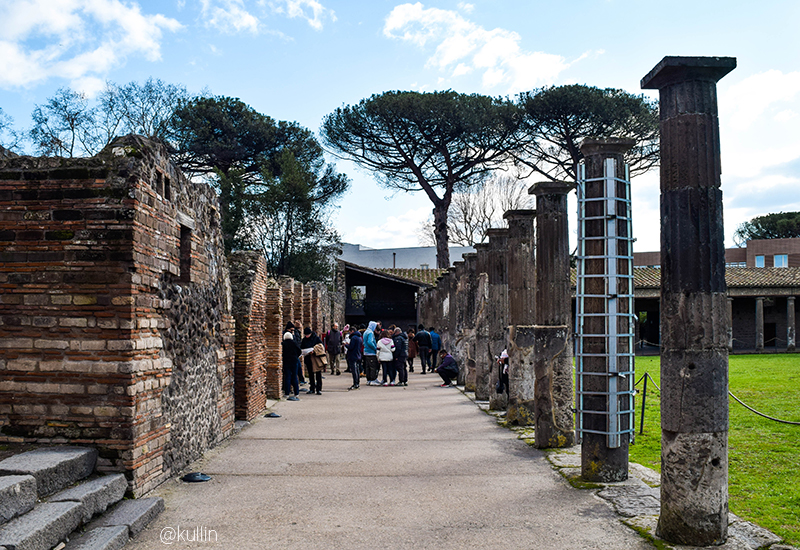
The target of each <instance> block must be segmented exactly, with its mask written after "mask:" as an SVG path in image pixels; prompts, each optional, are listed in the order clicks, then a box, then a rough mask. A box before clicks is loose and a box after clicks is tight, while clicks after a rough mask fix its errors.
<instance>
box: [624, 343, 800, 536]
mask: <svg viewBox="0 0 800 550" xmlns="http://www.w3.org/2000/svg"><path fill="white" fill-rule="evenodd" d="M645 372H647V373H649V374H650V376H652V377H653V379H655V381H656V383H657V384H658V385H659V386H660V385H661V381H660V360H659V357H637V358H636V379H637V380H639V378H640V377H641V376H642V375H643V374H644V373H645ZM642 384H643V382H640V383H639V385H637V389H638V390H639V392H640V393H639V394H637V396H636V416H637V418H636V442H635V444H634V445H631V447H630V458H631V461H633V462H638V463H640V464H644V465H645V466H649V467H651V468H654V469H655V470H658V471H660V470H661V409H660V406H661V405H660V395H659V392H658V390H656V388H655V387H654V386H653V384H652V383H650V384H648V387H647V399H646V402H645V411H644V415H645V419H644V433H643V434H642V435H640V434H639V428H640V421H641V408H640V407H641V403H642V395H641V390H642V388H643V386H642ZM729 387H730V391H731V392H733V394H734V395H736V396H737V397H738V398H739V399H741V400H742V401H744V402H745V403H747V404H748V405H750V406H751V407H753V408H754V409H757V410H759V411H761V412H762V413H764V414H767V415H769V416H773V417H776V418H780V419H784V420H791V421H793V422H800V406H798V403H800V355H794V354H785V355H784V354H781V355H732V356H730V359H729ZM729 402H730V431H729V434H728V461H729V472H728V475H729V482H728V492H729V494H730V502H729V507H730V510H731V511H732V512H733V513H735V514H737V515H738V516H741V517H742V518H745V519H747V520H749V521H752V522H754V523H757V524H758V525H761V526H762V527H765V528H767V529H769V530H770V531H772V532H774V533H776V534H777V535H779V536H781V537H783V538H784V539H786V541H787V542H789V543H791V544H795V545H797V544H800V450H799V448H800V426H793V425H789V424H781V423H778V422H774V421H772V420H768V419H766V418H762V417H760V416H758V415H756V414H754V413H752V412H750V411H749V410H747V409H745V408H744V407H742V406H741V405H740V404H739V403H737V402H736V401H734V400H733V398H729Z"/></svg>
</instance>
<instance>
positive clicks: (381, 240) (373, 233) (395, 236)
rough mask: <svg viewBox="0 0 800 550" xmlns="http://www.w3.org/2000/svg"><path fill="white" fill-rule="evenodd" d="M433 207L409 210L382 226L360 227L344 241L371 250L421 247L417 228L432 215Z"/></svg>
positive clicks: (387, 220)
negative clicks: (367, 247)
mask: <svg viewBox="0 0 800 550" xmlns="http://www.w3.org/2000/svg"><path fill="white" fill-rule="evenodd" d="M432 208H433V205H426V206H422V207H420V208H414V209H412V210H408V211H407V212H404V213H402V214H400V215H397V216H389V217H387V218H386V221H385V222H384V223H382V224H380V225H373V226H371V227H365V226H359V227H356V228H355V229H354V230H353V231H352V232H348V234H347V235H343V240H344V241H345V242H349V243H358V244H361V245H364V246H369V247H370V248H405V247H414V246H420V245H419V238H418V237H417V228H419V227H420V225H422V223H423V222H425V221H426V220H427V219H428V217H429V216H430V215H431V210H432Z"/></svg>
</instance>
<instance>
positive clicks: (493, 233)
mask: <svg viewBox="0 0 800 550" xmlns="http://www.w3.org/2000/svg"><path fill="white" fill-rule="evenodd" d="M486 236H487V237H489V243H490V244H491V239H492V237H494V238H495V239H497V238H500V239H503V238H506V237H508V228H506V227H490V228H489V229H487V230H486Z"/></svg>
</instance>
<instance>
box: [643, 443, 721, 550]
mask: <svg viewBox="0 0 800 550" xmlns="http://www.w3.org/2000/svg"><path fill="white" fill-rule="evenodd" d="M727 447H728V441H727V432H721V433H681V432H669V431H666V430H662V432H661V516H660V518H659V521H658V530H657V532H658V536H660V537H663V538H665V539H667V540H670V541H673V542H678V543H681V544H702V545H710V544H719V543H720V542H723V541H724V540H725V539H726V538H727V527H728V483H727V480H728V453H727V451H728V449H727ZM687 511H689V512H688V513H689V515H688V516H687ZM723 525H724V527H722V526H723ZM664 534H669V538H668V537H666V536H664ZM701 540H702V542H699V541H701Z"/></svg>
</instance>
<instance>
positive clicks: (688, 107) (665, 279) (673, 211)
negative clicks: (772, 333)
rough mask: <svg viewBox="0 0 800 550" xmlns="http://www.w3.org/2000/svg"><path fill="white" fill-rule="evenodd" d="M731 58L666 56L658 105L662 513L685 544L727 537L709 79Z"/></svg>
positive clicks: (724, 392) (722, 302)
mask: <svg viewBox="0 0 800 550" xmlns="http://www.w3.org/2000/svg"><path fill="white" fill-rule="evenodd" d="M735 67H736V59H735V58H730V57H665V58H664V59H663V60H662V61H661V62H660V63H659V64H658V65H656V66H655V68H654V69H653V70H652V71H650V73H649V74H648V75H647V76H645V77H644V78H643V79H642V88H645V89H658V90H659V94H660V105H661V114H660V116H661V334H662V350H661V390H662V393H661V465H662V466H661V515H660V517H659V520H658V528H657V530H656V534H657V535H658V536H660V537H662V538H664V539H666V540H667V541H670V542H674V543H679V544H688V545H693V546H707V545H712V544H721V543H723V542H724V541H725V540H726V539H727V536H728V346H727V332H728V327H727V324H728V319H727V311H726V309H727V305H726V290H727V288H726V284H725V245H724V232H723V223H722V191H721V189H720V173H721V169H720V151H719V121H718V118H717V89H716V83H717V81H718V80H719V79H720V78H722V77H723V76H725V75H726V74H728V73H729V72H730V71H732V70H733V69H734V68H735Z"/></svg>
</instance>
